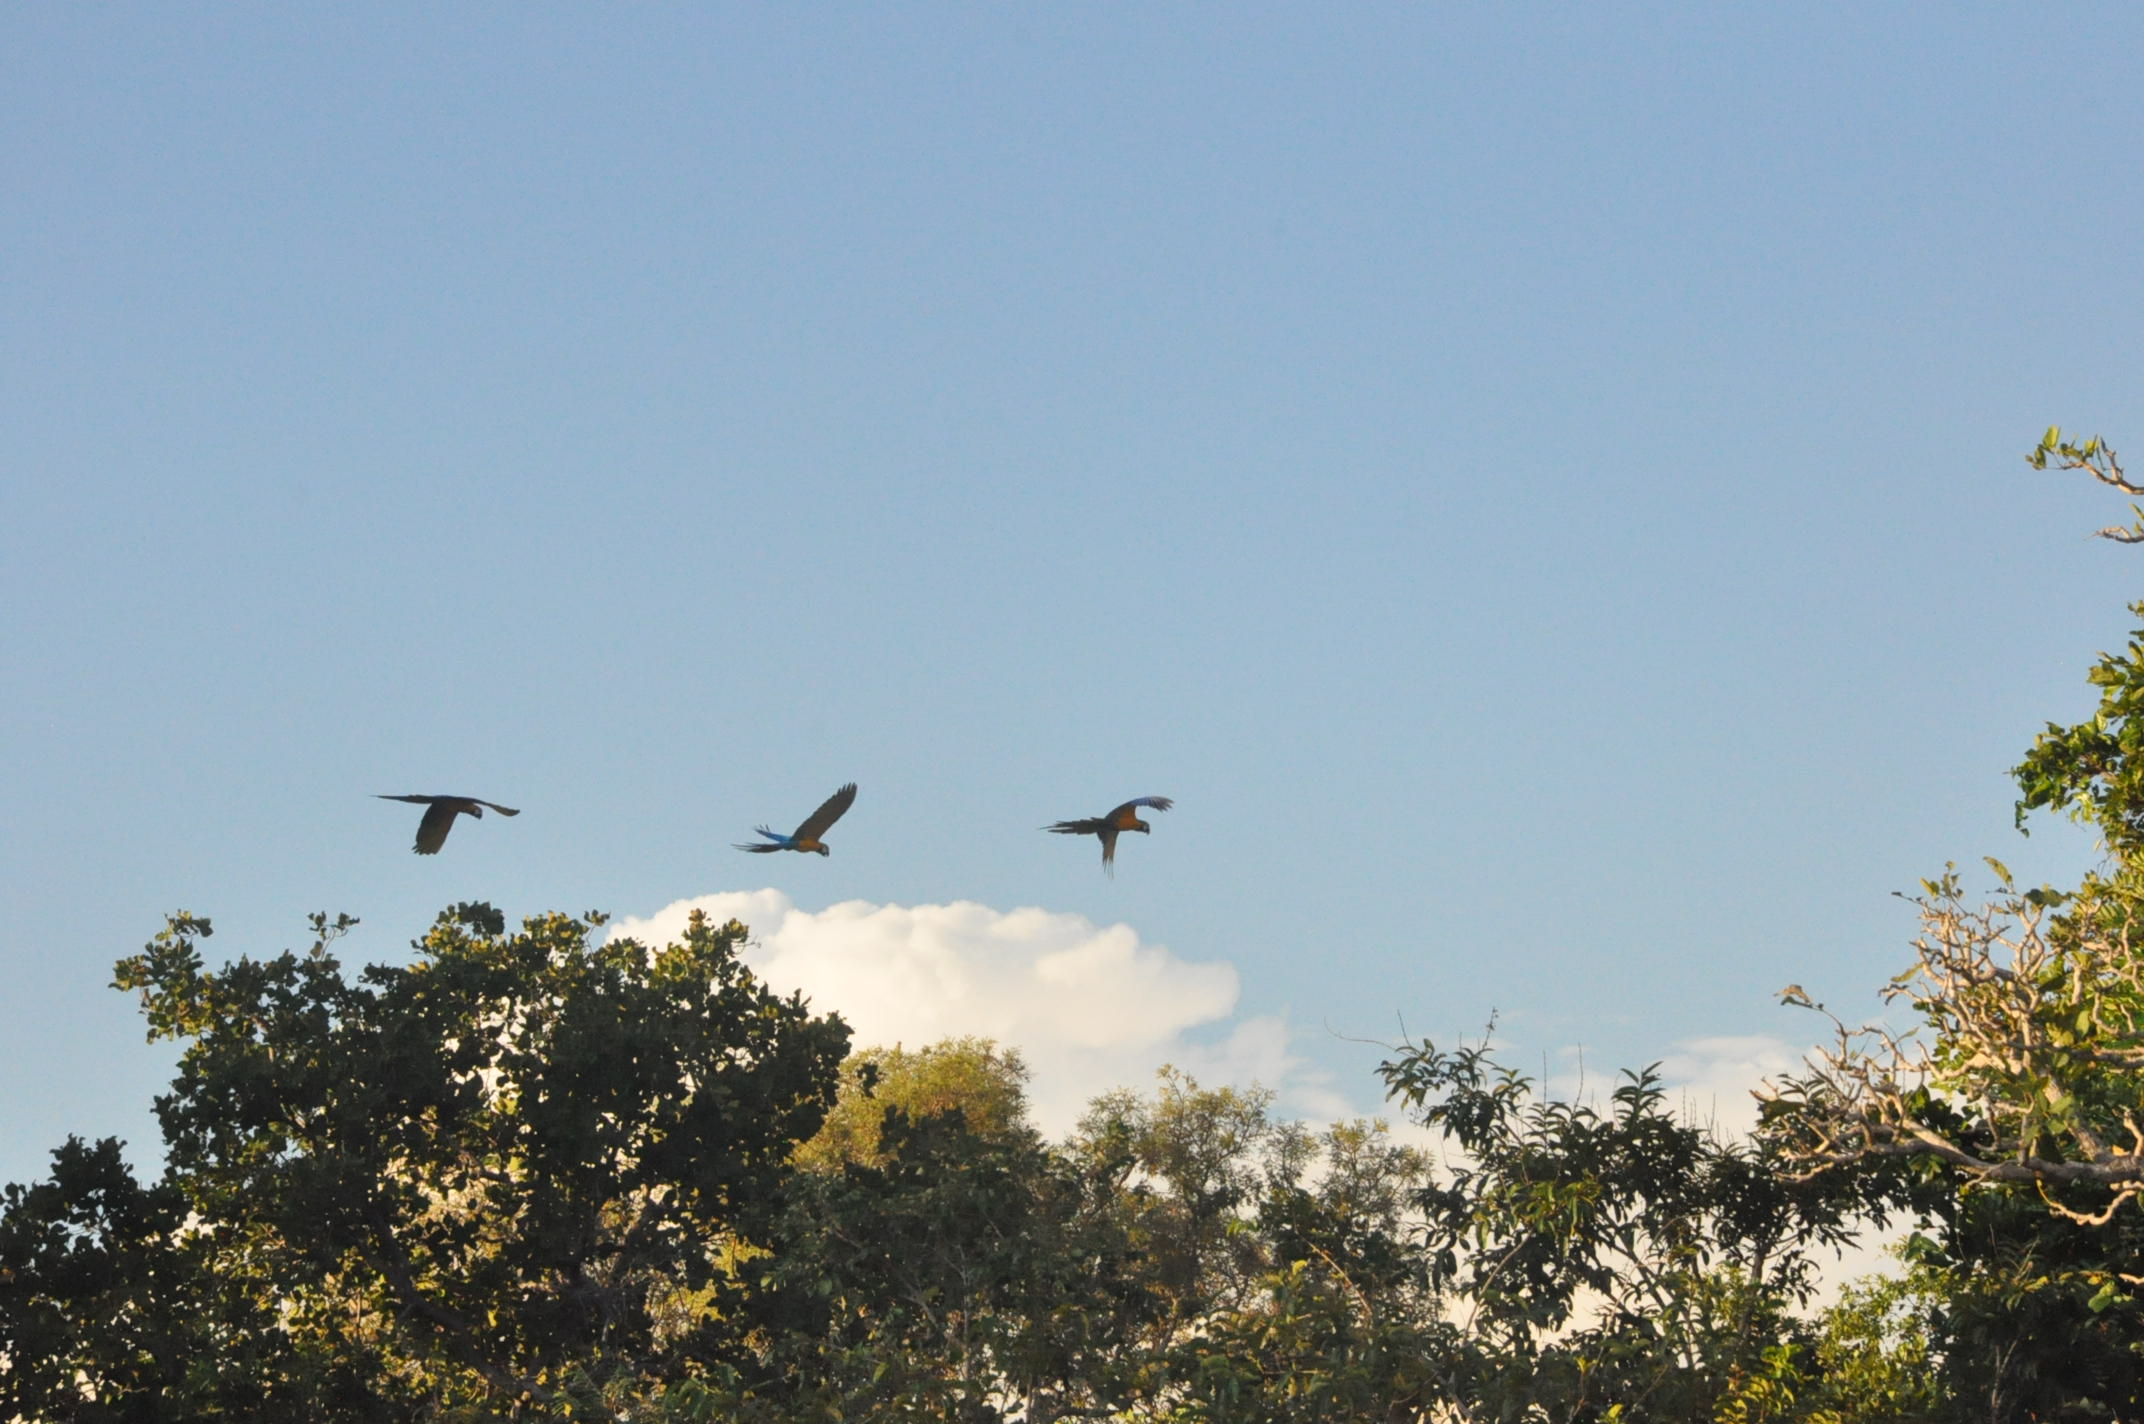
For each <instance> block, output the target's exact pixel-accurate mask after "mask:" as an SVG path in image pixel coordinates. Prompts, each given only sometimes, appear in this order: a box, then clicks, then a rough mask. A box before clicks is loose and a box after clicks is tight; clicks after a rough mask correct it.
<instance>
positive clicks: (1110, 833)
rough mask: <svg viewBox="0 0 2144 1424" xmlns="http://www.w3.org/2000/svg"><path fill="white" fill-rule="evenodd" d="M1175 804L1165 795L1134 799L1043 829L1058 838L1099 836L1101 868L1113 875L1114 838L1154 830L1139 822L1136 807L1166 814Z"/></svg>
mask: <svg viewBox="0 0 2144 1424" xmlns="http://www.w3.org/2000/svg"><path fill="white" fill-rule="evenodd" d="M1175 804H1176V803H1175V802H1173V801H1171V800H1170V799H1169V798H1168V797H1166V796H1134V797H1133V798H1132V799H1131V800H1129V801H1127V802H1125V803H1124V804H1123V805H1122V806H1119V807H1117V809H1116V810H1114V811H1111V812H1110V813H1109V814H1108V815H1106V816H1091V817H1089V818H1088V819H1086V820H1084V821H1058V822H1056V823H1055V824H1054V825H1048V826H1044V827H1043V828H1042V829H1044V830H1045V831H1055V832H1057V834H1059V835H1061V836H1100V837H1101V838H1102V869H1103V871H1104V872H1105V873H1107V874H1110V875H1115V874H1116V873H1117V835H1118V833H1119V832H1122V831H1140V832H1148V831H1152V830H1153V829H1154V828H1153V827H1152V826H1150V825H1148V824H1147V823H1146V822H1144V821H1142V820H1140V819H1139V808H1140V807H1141V806H1151V807H1153V808H1154V809H1155V810H1157V811H1166V810H1168V809H1169V808H1170V807H1171V806H1173V805H1175Z"/></svg>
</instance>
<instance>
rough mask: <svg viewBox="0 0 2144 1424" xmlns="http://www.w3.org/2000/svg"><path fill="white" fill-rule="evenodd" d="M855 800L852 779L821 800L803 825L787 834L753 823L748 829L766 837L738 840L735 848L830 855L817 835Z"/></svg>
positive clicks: (766, 853)
mask: <svg viewBox="0 0 2144 1424" xmlns="http://www.w3.org/2000/svg"><path fill="white" fill-rule="evenodd" d="M855 800H856V783H855V782H853V781H852V782H850V783H849V784H848V785H847V786H844V787H842V788H841V789H840V790H839V791H836V792H835V793H834V794H833V795H831V796H829V797H827V798H826V800H825V801H823V802H821V803H820V806H819V809H818V810H816V811H814V812H812V813H811V814H810V815H809V816H806V817H805V818H804V824H803V825H801V826H798V827H797V828H796V830H795V831H794V832H792V833H791V834H789V835H786V836H785V835H783V834H781V833H780V832H779V831H770V830H768V829H767V828H766V827H765V826H754V827H753V828H752V829H753V830H754V831H756V832H757V833H759V834H760V835H763V836H765V837H766V838H767V839H766V840H765V841H752V842H750V843H743V842H740V843H739V844H738V846H737V849H739V850H748V851H751V852H753V853H754V854H757V855H772V854H773V853H774V852H776V851H778V850H805V851H811V850H815V851H817V852H819V854H821V855H831V854H833V852H831V851H829V850H828V849H827V848H826V843H825V842H824V841H822V840H820V839H819V837H821V836H823V835H825V834H826V828H827V827H829V826H831V825H833V824H834V822H836V821H838V820H840V819H841V816H842V813H843V812H844V811H847V810H848V809H849V806H850V805H851V804H852V803H853V802H854V801H855Z"/></svg>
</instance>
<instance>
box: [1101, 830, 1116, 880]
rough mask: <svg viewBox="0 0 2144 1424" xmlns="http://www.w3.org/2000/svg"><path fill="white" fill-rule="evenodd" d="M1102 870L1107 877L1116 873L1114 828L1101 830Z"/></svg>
mask: <svg viewBox="0 0 2144 1424" xmlns="http://www.w3.org/2000/svg"><path fill="white" fill-rule="evenodd" d="M1102 870H1103V872H1104V873H1105V874H1109V875H1115V874H1116V873H1117V828H1116V827H1115V826H1104V827H1103V828H1102Z"/></svg>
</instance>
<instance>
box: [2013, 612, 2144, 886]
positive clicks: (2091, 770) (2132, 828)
mask: <svg viewBox="0 0 2144 1424" xmlns="http://www.w3.org/2000/svg"><path fill="white" fill-rule="evenodd" d="M2130 612H2131V613H2133V614H2135V615H2137V616H2138V617H2140V618H2144V603H2135V604H2131V605H2130ZM2088 676H2089V679H2090V681H2091V683H2092V685H2093V686H2094V687H2096V688H2098V689H2099V706H2098V708H2097V709H2096V710H2095V711H2094V712H2093V714H2092V716H2091V717H2089V718H2087V719H2086V720H2085V721H2082V722H2078V723H2075V724H2072V725H2070V726H2063V725H2061V724H2059V723H2054V722H2050V723H2048V724H2047V730H2046V731H2044V732H2042V733H2041V734H2040V735H2039V737H2038V738H2037V739H2036V740H2035V741H2034V742H2033V745H2032V750H2031V751H2029V752H2027V753H2026V755H2025V759H2024V760H2023V761H2022V762H2020V763H2019V764H2018V766H2017V768H2016V770H2015V772H2014V774H2015V776H2016V777H2017V784H2018V791H2019V793H2020V794H2019V797H2018V803H2017V818H2018V824H2019V826H2020V827H2022V826H2023V825H2024V821H2025V817H2026V816H2027V815H2029V814H2030V813H2031V812H2033V811H2036V810H2041V809H2043V808H2044V809H2050V810H2055V811H2062V812H2067V813H2068V814H2069V815H2071V816H2072V817H2074V818H2075V819H2077V820H2080V821H2083V822H2085V823H2087V824H2089V825H2091V826H2093V827H2095V828H2096V829H2097V830H2098V831H2099V833H2100V835H2101V837H2102V838H2104V840H2105V841H2106V845H2107V849H2108V850H2109V852H2111V853H2112V854H2113V855H2114V856H2115V858H2116V859H2117V860H2118V861H2119V862H2121V863H2122V864H2123V866H2124V867H2127V865H2128V863H2129V862H2130V861H2132V860H2134V859H2136V858H2137V857H2138V855H2139V854H2140V853H2144V629H2140V630H2139V631H2137V632H2135V633H2132V634H2131V635H2130V637H2129V643H2128V646H2127V647H2126V648H2125V649H2124V650H2123V651H2122V652H2120V653H2103V654H2101V655H2100V659H2099V661H2098V662H2097V663H2096V664H2094V665H2093V667H2092V670H2091V672H2090V674H2089V675H2088Z"/></svg>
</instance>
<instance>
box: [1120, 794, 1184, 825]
mask: <svg viewBox="0 0 2144 1424" xmlns="http://www.w3.org/2000/svg"><path fill="white" fill-rule="evenodd" d="M1175 804H1176V803H1175V802H1174V801H1171V800H1170V799H1169V798H1168V797H1166V796H1134V797H1133V798H1132V799H1131V800H1129V801H1127V802H1125V803H1124V804H1123V805H1122V806H1119V807H1118V808H1117V809H1116V810H1114V811H1111V812H1110V813H1109V819H1110V820H1112V821H1114V820H1115V819H1117V817H1119V816H1121V815H1123V814H1124V813H1125V812H1127V811H1132V810H1136V809H1138V808H1139V807H1141V806H1146V807H1150V808H1152V809H1153V810H1156V811H1166V810H1168V809H1169V808H1170V807H1171V806H1174V805H1175Z"/></svg>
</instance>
